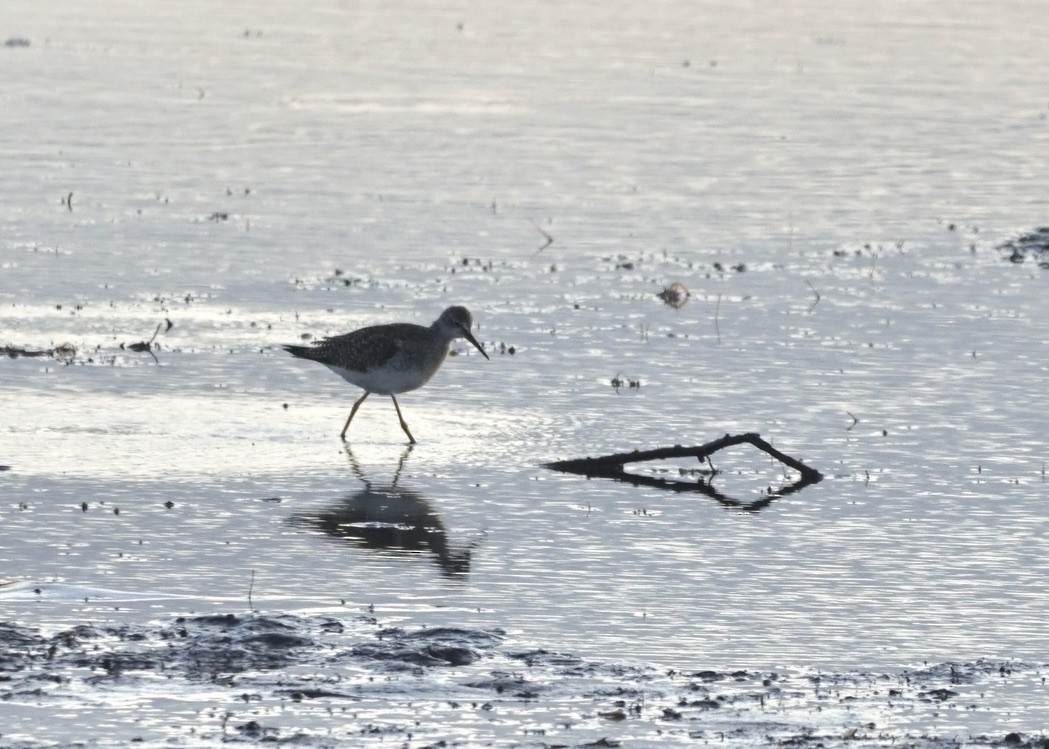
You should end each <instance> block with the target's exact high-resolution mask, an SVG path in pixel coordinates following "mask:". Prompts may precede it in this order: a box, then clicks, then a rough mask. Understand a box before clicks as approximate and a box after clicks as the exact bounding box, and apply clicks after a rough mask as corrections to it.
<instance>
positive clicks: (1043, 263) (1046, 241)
mask: <svg viewBox="0 0 1049 749" xmlns="http://www.w3.org/2000/svg"><path fill="white" fill-rule="evenodd" d="M998 250H999V251H1001V252H1003V253H1008V254H1007V256H1006V260H1008V261H1009V262H1011V263H1016V264H1020V263H1023V262H1026V261H1027V260H1029V259H1030V260H1032V261H1035V262H1037V263H1038V267H1039V268H1046V269H1049V226H1041V227H1039V228H1037V229H1035V230H1034V231H1032V232H1028V233H1027V234H1021V235H1020V236H1018V237H1016V238H1015V239H1010V240H1007V241H1005V242H1002V243H1001V244H1000V245H998Z"/></svg>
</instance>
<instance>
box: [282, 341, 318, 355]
mask: <svg viewBox="0 0 1049 749" xmlns="http://www.w3.org/2000/svg"><path fill="white" fill-rule="evenodd" d="M281 348H283V349H284V350H285V351H287V352H288V353H289V354H291V355H292V356H297V357H298V358H300V359H313V358H314V357H313V349H312V348H310V347H309V346H296V345H294V344H290V343H289V344H287V345H284V346H281Z"/></svg>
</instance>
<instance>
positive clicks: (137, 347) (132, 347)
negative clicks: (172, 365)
mask: <svg viewBox="0 0 1049 749" xmlns="http://www.w3.org/2000/svg"><path fill="white" fill-rule="evenodd" d="M164 323H167V327H166V328H164ZM174 324H175V323H173V322H171V320H169V319H168V318H166V317H165V318H164V322H161V323H157V329H156V330H154V331H153V336H152V337H151V338H150V339H149V340H148V341H139V342H138V343H128V344H124V343H121V344H120V348H121V349H122V350H123V349H126V350H128V351H136V352H141V351H146V352H148V353H149V355H150V356H152V357H153V361H155V362H157V364H159V363H160V360H159V359H157V355H156V354H154V353H153V341H155V340H156V339H157V334H158V333H160V329H161V328H164V332H165V333H167V332H168V331H169V330H171V328H172V326H174Z"/></svg>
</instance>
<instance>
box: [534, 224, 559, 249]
mask: <svg viewBox="0 0 1049 749" xmlns="http://www.w3.org/2000/svg"><path fill="white" fill-rule="evenodd" d="M532 226H534V227H535V230H536V231H537V232H539V233H540V234H542V235H543V239H544V240H546V241H545V242H543V244H541V245H539V249H537V250H536V251H535V252H536V254H537V255H538V254H539V253H540V252H542V251H543V250H545V249H546V248H547V247H549V246H550V245H552V244H553V243H554V238H553V237H552V236H550V234H548V233H547V232H545V231H543V228H542V227H541V226H539V224H537V223H536V222H535V221H533V222H532Z"/></svg>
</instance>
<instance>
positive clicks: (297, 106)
mask: <svg viewBox="0 0 1049 749" xmlns="http://www.w3.org/2000/svg"><path fill="white" fill-rule="evenodd" d="M59 5H60V6H62V11H61V12H58V11H57V10H55V9H53V8H51V7H50V6H49V7H48V8H47V9H45V8H44V7H43V6H40V5H38V4H36V3H29V2H19V1H18V0H15V1H14V2H10V1H9V2H6V3H5V4H4V7H3V8H2V9H0V36H2V37H4V38H6V39H8V43H7V44H6V45H4V46H2V47H0V76H2V78H3V80H4V85H3V86H2V87H0V109H2V110H3V112H4V116H3V122H2V124H0V163H2V165H3V166H2V176H0V305H2V306H0V346H6V347H8V349H7V350H8V351H9V352H10V353H12V354H13V353H17V352H22V351H26V352H30V351H35V352H43V353H44V355H42V356H32V357H30V356H19V357H17V358H5V359H3V360H0V408H2V409H3V412H4V417H3V419H2V421H0V466H2V467H3V470H2V471H0V491H2V496H3V502H2V503H0V562H2V567H0V570H2V573H0V574H2V579H3V580H4V581H6V583H7V585H6V586H5V587H0V619H3V620H4V621H6V622H9V623H11V624H17V625H18V626H23V627H35V628H39V629H40V630H42V631H44V632H55V631H60V630H62V629H63V628H66V627H69V626H72V625H75V624H79V623H83V622H85V621H88V622H92V623H95V624H99V625H101V624H107V623H109V624H113V625H116V624H120V625H130V624H137V625H141V624H143V623H145V622H149V621H156V620H166V619H167V618H169V617H174V616H179V615H186V614H188V613H190V612H195V613H198V614H207V613H226V612H229V611H236V612H242V613H243V612H247V611H249V610H251V609H256V610H259V611H265V612H270V613H271V614H274V615H277V614H280V615H299V616H328V617H340V616H345V617H354V616H357V615H359V614H361V613H362V612H367V613H368V614H369V615H374V616H375V617H379V618H381V619H382V621H383V622H386V623H387V624H389V625H390V626H401V627H418V626H434V627H436V626H449V627H468V628H477V629H478V630H482V631H493V630H498V631H499V632H500V633H502V634H501V637H505V638H506V640H507V641H509V642H512V643H518V644H520V645H521V646H522V647H524V646H525V645H527V646H528V647H539V648H547V649H550V650H559V651H565V652H571V653H573V654H576V655H578V656H579V657H582V658H586V659H592V660H595V661H603V662H616V663H623V664H638V665H641V666H644V667H656V668H660V669H679V670H682V669H683V670H688V669H697V670H698V669H706V668H752V669H763V670H764V669H777V668H780V669H782V668H796V669H803V670H804V669H815V670H818V669H835V670H850V671H851V670H857V669H867V668H876V669H890V670H891V669H900V668H905V667H912V666H915V665H916V664H922V663H925V662H932V663H940V662H948V661H967V662H972V661H976V660H977V659H980V658H989V659H1019V660H1024V661H1033V662H1035V663H1038V662H1043V661H1044V660H1045V650H1044V645H1045V642H1046V641H1047V640H1049V625H1047V624H1046V617H1045V605H1046V600H1047V593H1049V583H1047V580H1049V561H1047V560H1049V541H1047V540H1046V539H1047V538H1049V484H1047V483H1046V460H1047V457H1049V456H1047V451H1046V447H1045V439H1046V435H1047V434H1049V415H1047V413H1049V410H1047V403H1046V398H1047V396H1046V380H1047V372H1049V363H1047V362H1049V314H1047V313H1049V301H1047V300H1049V297H1047V295H1046V292H1045V288H1046V284H1047V281H1049V275H1047V274H1049V270H1045V269H1043V268H1040V267H1038V265H1037V263H1036V262H1034V261H1033V260H1032V261H1029V262H1025V263H1019V264H1017V263H1010V262H1007V261H1005V260H1004V259H1003V258H1004V257H1005V255H1003V253H1002V252H1000V251H998V249H997V247H998V245H1000V244H1001V243H1002V242H1005V241H1007V240H1009V239H1011V238H1014V237H1016V236H1017V235H1019V234H1021V233H1023V232H1027V231H1031V230H1033V229H1034V228H1036V227H1039V226H1042V225H1045V224H1046V223H1047V222H1049V213H1047V211H1049V202H1047V200H1046V196H1047V195H1049V129H1047V128H1049V125H1047V116H1049V100H1047V99H1046V91H1049V51H1047V48H1046V46H1045V43H1044V35H1039V34H1035V33H1034V32H1033V29H1035V28H1038V27H1039V21H1041V20H1042V16H1043V13H1044V9H1042V8H1041V7H1040V6H1039V5H1038V4H1037V3H1032V4H1009V5H1007V6H1002V5H1000V4H990V3H985V2H963V3H957V4H955V5H954V6H952V8H950V9H947V8H943V9H941V8H940V6H929V7H926V8H918V9H916V8H914V7H912V5H911V4H907V3H898V4H897V3H881V4H876V5H875V6H871V5H870V4H859V3H846V4H842V5H838V6H833V7H827V6H825V5H823V4H820V3H802V4H801V5H800V6H799V7H797V8H791V9H774V8H771V7H766V5H765V4H754V5H751V6H747V5H743V6H740V5H739V4H718V3H698V4H696V3H657V4H654V5H653V4H648V5H646V6H645V7H644V8H634V7H626V6H624V7H623V8H608V7H605V6H604V5H585V4H584V5H572V6H567V7H563V8H562V7H561V6H558V5H545V4H533V3H512V4H506V3H495V4H488V5H484V6H482V5H477V4H461V5H451V6H447V5H444V4H438V5H431V4H415V3H393V4H390V3H387V4H343V3H313V4H310V5H309V6H308V7H304V8H299V7H295V6H294V4H292V5H288V4H280V5H265V4H264V5H258V4H245V3H224V4H222V5H221V6H219V7H213V6H212V5H211V4H207V3H182V4H177V5H174V6H171V7H147V6H142V5H140V4H138V3H131V2H115V3H114V2H110V3H93V2H87V3H75V4H74V3H69V4H64V3H60V4H59ZM22 41H25V42H28V45H26V44H23V43H22ZM675 282H677V283H680V284H683V285H684V286H685V287H686V288H687V289H688V291H689V296H688V298H687V300H686V301H685V303H684V304H683V306H681V307H680V308H679V309H675V308H673V307H671V306H668V305H666V304H664V303H663V301H661V299H660V298H659V297H658V296H657V294H658V293H659V292H661V291H662V290H663V289H664V288H666V287H667V286H668V285H669V284H671V283H675ZM449 304H464V305H466V306H467V307H469V308H470V309H471V310H472V312H473V314H474V318H475V321H476V323H477V325H476V327H475V331H474V332H475V334H476V335H477V337H478V339H479V340H480V341H481V342H482V343H484V345H485V347H486V350H487V351H488V352H489V354H490V356H491V360H490V361H486V360H485V359H484V358H483V357H481V356H480V355H479V354H478V353H477V352H476V351H475V350H473V349H472V348H471V347H470V346H469V345H468V344H465V343H463V342H461V341H460V342H459V343H458V344H456V346H455V349H456V350H457V352H458V353H460V354H461V355H459V356H455V357H452V358H450V359H449V360H448V361H447V362H446V364H445V365H444V367H443V368H442V370H441V371H440V372H439V374H438V375H437V376H436V377H435V378H434V380H433V381H432V382H431V383H430V384H429V385H427V386H426V388H424V389H422V390H420V391H416V392H414V393H409V394H405V395H403V396H402V397H401V398H400V399H399V401H400V403H401V407H402V410H403V411H404V414H405V418H406V420H407V421H408V423H409V424H410V425H411V428H412V431H413V433H414V434H415V436H416V437H417V439H418V440H419V444H418V445H416V446H414V448H412V449H407V446H406V445H405V444H404V439H403V437H404V435H403V433H402V432H401V431H400V428H399V427H398V425H397V421H396V416H395V414H394V411H393V407H392V404H391V403H390V402H389V400H388V399H387V398H385V397H382V396H373V397H372V398H370V399H369V400H368V401H367V402H366V403H365V404H364V406H363V407H362V409H361V411H360V413H359V414H358V416H357V417H356V419H355V420H354V423H353V425H352V427H351V430H350V433H349V437H350V438H351V439H350V448H349V449H347V448H346V446H344V444H343V443H342V442H341V441H340V440H339V439H338V432H339V430H340V429H341V426H342V423H343V421H344V419H345V417H346V415H347V413H348V409H349V407H350V406H351V405H352V402H353V400H354V399H355V398H356V397H357V396H358V393H359V391H357V390H356V389H354V388H351V387H349V386H347V385H346V383H344V382H343V381H341V380H340V379H338V378H337V377H335V376H333V375H332V374H331V373H330V372H328V371H327V370H325V369H324V368H323V367H320V366H317V365H314V364H312V363H310V362H303V361H299V360H294V359H292V358H291V357H290V356H288V355H287V354H286V353H284V352H283V351H282V350H281V348H280V344H282V343H294V342H300V341H301V340H303V339H304V338H310V337H313V338H316V337H321V336H324V335H330V334H334V333H338V332H344V331H347V330H350V329H353V328H356V327H360V326H363V325H366V324H374V323H381V322H389V321H394V320H404V321H412V322H418V323H423V324H428V323H429V322H430V321H432V320H433V319H434V318H435V317H436V316H437V315H438V314H439V313H440V311H441V310H442V309H443V308H444V307H446V306H448V305H449ZM169 324H170V327H169ZM158 325H159V326H160V327H159V329H158ZM154 331H157V333H156V335H155V338H153V339H151V336H153V335H154ZM67 343H68V344H71V346H72V347H74V349H75V351H74V350H71V349H68V348H67V349H62V350H56V347H61V346H63V344H67ZM136 343H149V344H150V345H149V346H148V347H146V346H137V347H133V344H136ZM135 348H138V349H145V348H149V349H150V350H135ZM49 352H50V353H49ZM613 380H619V381H621V382H622V383H623V384H622V386H621V387H618V388H616V387H613V384H612V381H613ZM637 385H639V386H637ZM727 432H728V433H742V432H757V433H760V434H761V435H762V437H764V438H765V439H767V440H769V441H770V442H772V443H773V444H774V445H775V446H776V447H777V448H779V449H780V450H782V451H784V452H786V453H788V454H790V455H792V456H794V457H796V458H798V459H800V460H803V461H804V462H805V463H807V464H809V465H811V466H813V467H815V468H817V469H818V470H820V471H821V472H822V473H823V474H824V476H825V480H824V481H822V482H821V483H819V484H817V485H815V486H810V487H808V488H806V489H804V490H803V491H799V492H796V493H793V494H789V495H785V496H782V497H780V498H776V499H774V500H773V501H771V502H760V503H759V507H757V508H755V507H751V508H749V509H748V508H747V507H746V505H748V504H751V503H754V502H758V501H759V500H762V499H763V497H765V496H766V495H764V494H763V493H762V492H765V491H766V490H767V488H771V489H773V490H774V489H776V488H777V487H780V486H783V485H785V484H787V483H789V482H790V481H792V480H793V479H794V478H796V474H793V475H792V474H791V473H790V472H786V473H785V472H784V470H783V469H782V468H781V467H780V466H779V465H778V464H777V463H774V462H772V461H771V460H769V459H768V458H767V457H766V456H764V455H760V454H757V453H755V452H754V451H752V450H750V449H743V448H740V447H737V448H733V449H731V450H728V451H726V452H725V453H719V454H717V455H716V456H715V458H714V464H715V465H716V467H717V468H718V469H719V470H721V471H722V473H720V474H719V475H718V476H717V477H716V479H715V484H716V486H717V488H718V489H719V491H721V492H723V493H724V494H725V495H727V496H731V497H733V498H736V499H739V500H740V501H741V502H742V503H743V505H744V506H742V507H741V506H726V505H724V504H722V503H719V502H717V501H714V500H712V499H711V498H709V497H708V496H706V495H704V494H701V493H695V492H668V491H663V490H660V489H658V488H651V487H635V486H631V485H630V484H627V483H620V482H614V481H608V480H599V479H594V480H587V479H585V478H582V477H578V476H572V475H566V474H560V473H555V472H552V471H550V470H547V469H546V468H544V467H543V465H544V464H545V463H546V462H548V461H553V460H560V459H565V458H572V457H582V456H585V455H597V454H602V453H612V452H620V451H626V450H632V449H635V448H636V449H648V448H653V447H660V446H669V445H674V444H681V445H699V444H702V443H704V442H708V441H710V440H713V439H716V438H717V437H720V436H721V435H723V434H725V433H727ZM695 468H697V466H696V464H695V463H685V462H681V461H678V462H675V463H673V464H671V465H657V466H653V465H641V466H636V467H635V468H633V469H632V470H635V471H637V472H641V473H643V474H645V475H655V476H665V477H672V478H678V477H679V476H680V475H682V474H681V472H682V471H685V472H686V474H684V475H686V476H687V475H691V474H689V473H687V472H688V471H692V470H693V469H695ZM249 596H250V599H249ZM1032 689H1033V687H1032ZM1039 702H1044V701H1043V700H1042V698H1041V697H1032V699H1031V704H1039ZM12 709H14V708H12V707H10V706H7V707H3V708H0V710H12ZM1010 715H1012V716H1013V718H1011V720H1012V721H1013V723H1011V724H1010V725H1012V726H1013V728H1016V729H1028V730H1029V729H1034V728H1036V727H1038V726H1039V725H1044V724H1045V720H1044V718H1045V715H1044V713H1040V712H1039V711H1037V710H1034V709H1033V708H1016V709H1015V711H1014V712H1011V713H1010ZM1017 715H1019V716H1021V717H1020V718H1016V716H1017ZM1017 723H1019V724H1020V725H1016V724H1017ZM991 724H993V721H990V722H988V723H985V724H981V725H991ZM960 725H961V726H962V729H963V730H964V729H965V723H964V721H962V722H961V723H960ZM969 730H970V731H971V730H973V729H972V727H971V726H969ZM981 730H983V729H981Z"/></svg>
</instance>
